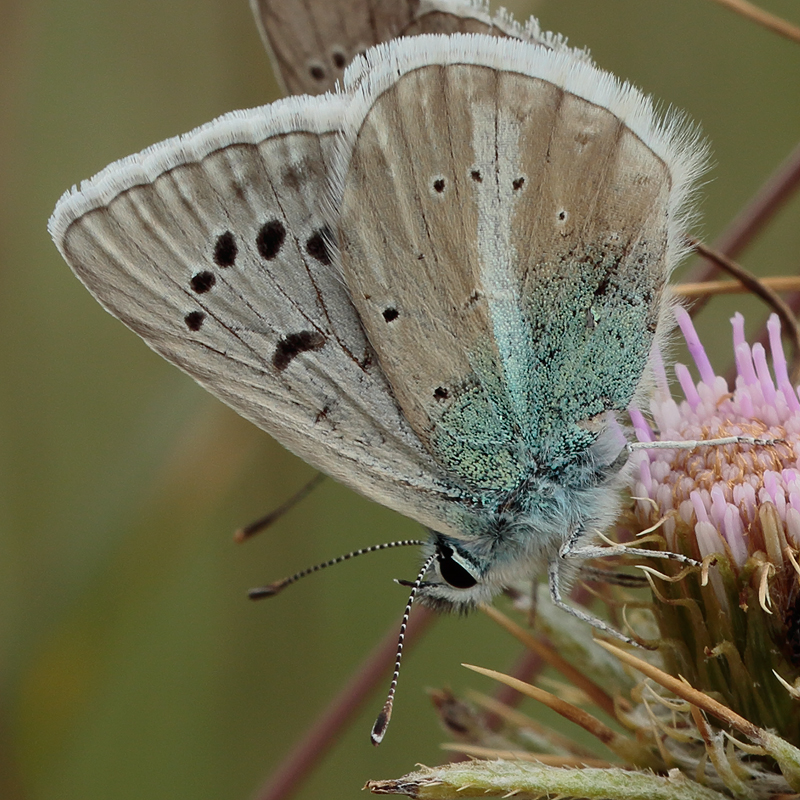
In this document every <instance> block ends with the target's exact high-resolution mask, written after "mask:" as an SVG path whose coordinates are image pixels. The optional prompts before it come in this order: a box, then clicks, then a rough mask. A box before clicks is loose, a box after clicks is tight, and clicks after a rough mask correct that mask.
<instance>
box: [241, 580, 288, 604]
mask: <svg viewBox="0 0 800 800" xmlns="http://www.w3.org/2000/svg"><path fill="white" fill-rule="evenodd" d="M284 586H286V581H278V582H277V583H271V584H270V585H269V586H259V587H257V588H255V589H250V591H248V592H247V596H248V597H249V598H250V599H251V600H261V599H262V598H264V597H274V596H275V595H276V594H278V592H279V591H280V590H281V589H283V587H284Z"/></svg>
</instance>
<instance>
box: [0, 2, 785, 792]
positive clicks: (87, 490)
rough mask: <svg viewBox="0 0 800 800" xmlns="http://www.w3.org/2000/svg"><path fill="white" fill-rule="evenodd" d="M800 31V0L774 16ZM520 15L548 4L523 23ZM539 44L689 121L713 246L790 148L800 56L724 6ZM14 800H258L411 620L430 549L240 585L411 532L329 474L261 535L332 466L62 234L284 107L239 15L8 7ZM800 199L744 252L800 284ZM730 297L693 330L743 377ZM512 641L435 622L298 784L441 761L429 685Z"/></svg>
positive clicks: (3, 150)
mask: <svg viewBox="0 0 800 800" xmlns="http://www.w3.org/2000/svg"><path fill="white" fill-rule="evenodd" d="M762 5H764V6H765V7H768V8H769V9H770V10H772V11H774V12H776V13H779V14H783V15H784V16H787V17H789V18H791V17H793V18H794V21H795V22H800V7H799V6H798V3H797V2H796V0H770V1H769V2H768V1H767V0H764V2H763V3H762ZM513 10H514V12H515V13H516V15H517V16H518V18H524V17H525V16H527V14H528V13H530V10H531V7H530V6H525V5H523V4H521V3H520V4H515V6H514V7H513ZM536 10H537V13H538V14H539V16H540V18H541V21H542V25H543V27H545V28H546V29H554V30H558V31H561V32H563V33H564V34H566V35H568V36H569V38H570V41H571V42H572V43H573V44H575V45H580V46H584V45H588V46H589V47H590V48H591V50H592V52H593V54H594V56H595V58H596V60H597V61H598V63H599V64H600V65H601V66H602V67H605V68H607V69H610V70H612V71H614V72H616V73H617V74H618V75H620V76H622V77H626V78H628V79H630V80H631V81H633V82H634V83H636V84H638V85H639V86H641V87H642V88H643V89H645V90H646V91H648V92H651V93H653V94H654V95H656V96H657V97H659V98H661V99H663V100H664V101H665V102H666V103H670V104H674V105H676V106H678V107H680V108H683V109H685V110H686V111H688V112H689V114H690V115H691V116H692V117H693V118H694V119H696V120H698V121H699V122H701V123H702V126H703V129H704V131H705V132H706V134H707V135H708V137H709V138H710V139H711V141H712V143H713V151H714V161H715V167H714V169H713V171H712V172H711V174H710V176H709V177H710V182H709V183H708V184H707V185H706V187H705V189H704V192H703V195H704V201H703V206H702V208H703V217H704V223H703V228H702V233H703V235H704V236H705V237H706V238H707V239H708V240H709V241H710V240H713V238H714V236H715V235H716V234H717V233H718V232H720V231H721V230H722V229H723V228H724V227H725V225H726V223H727V222H728V221H729V220H730V218H731V217H732V216H733V215H734V214H735V212H736V211H737V210H738V209H739V208H740V207H741V206H742V205H743V204H744V202H745V201H746V200H747V198H749V197H750V196H751V195H752V193H753V192H754V191H755V190H756V189H757V187H758V186H759V185H760V184H761V182H762V181H763V180H764V179H765V177H766V176H767V175H768V174H769V173H770V172H771V171H772V170H773V169H774V168H775V167H776V166H777V165H778V164H779V162H780V161H781V160H782V159H783V158H784V157H785V156H786V155H787V153H788V152H789V151H790V150H791V148H792V147H793V146H794V144H795V142H796V141H797V139H798V133H799V132H800V102H799V101H800V48H798V47H797V46H794V45H792V44H790V43H789V42H788V41H785V40H782V39H780V38H778V37H776V36H774V35H772V34H770V33H768V32H767V31H764V30H762V29H760V28H757V27H755V26H753V25H752V24H749V23H747V22H745V21H743V20H741V19H740V18H738V17H736V16H734V15H733V14H731V13H730V12H728V11H725V10H722V9H720V8H718V7H717V6H716V5H714V4H712V3H710V2H706V1H705V0H673V2H663V3H662V2H655V1H654V0H651V1H650V2H642V0H628V1H626V2H623V0H609V1H608V2H598V0H581V1H580V2H579V1H578V0H561V2H556V1H555V0H552V2H540V3H539V4H538V5H537V7H536ZM0 30H2V31H3V46H2V48H0V198H1V200H0V202H2V209H1V210H2V213H0V226H2V230H0V252H1V253H2V256H0V259H1V260H0V268H1V269H2V283H0V287H1V288H0V291H2V294H1V295H0V308H1V309H2V313H0V358H2V373H1V374H2V377H1V378H0V387H1V390H0V403H2V406H0V411H1V412H2V413H0V797H2V798H3V800H21V799H22V798H24V799H25V800H55V799H56V798H58V800H72V799H73V798H75V800H77V799H78V798H80V800H95V798H109V797H113V798H115V799H116V800H125V799H127V798H145V797H146V798H148V800H157V798H170V800H181V799H182V798H187V799H188V798H192V800H205V799H206V798H208V799H209V800H210V799H211V798H226V800H236V799H237V798H247V797H249V796H250V795H251V794H252V792H253V791H254V790H255V789H256V787H257V786H258V785H259V784H260V783H261V782H262V781H263V779H264V778H265V777H266V776H267V775H268V774H269V772H270V771H271V770H272V769H273V768H274V767H275V766H276V765H277V764H278V762H279V760H280V759H281V757H282V756H284V755H285V754H286V752H287V751H288V749H289V747H290V745H291V743H292V742H293V741H294V740H295V739H296V738H297V737H299V736H300V735H301V733H302V731H303V730H304V729H305V727H306V726H307V725H308V724H309V723H310V721H311V720H312V719H313V718H314V716H315V714H316V713H317V712H318V711H319V710H321V709H322V708H323V707H324V705H325V703H326V702H327V701H328V700H329V698H330V697H331V696H332V695H333V694H334V692H335V691H336V689H337V687H338V686H340V685H341V684H342V682H343V681H344V680H345V679H346V677H347V676H348V675H349V674H350V673H351V671H352V670H353V669H354V667H355V666H356V665H357V664H358V663H359V661H360V659H361V658H362V657H363V655H364V654H365V653H366V652H367V651H368V650H369V649H370V648H371V647H372V646H373V644H374V642H375V641H376V640H377V639H378V638H379V637H380V636H381V635H382V634H383V633H384V631H386V630H387V628H388V627H389V626H390V625H395V624H397V622H398V619H399V616H400V613H401V610H402V606H403V604H404V602H405V599H406V590H405V589H401V588H398V587H397V586H395V585H394V584H393V583H392V582H391V578H393V577H405V578H410V577H412V576H413V574H414V572H415V569H416V563H417V561H416V555H415V554H414V553H412V552H409V551H405V552H404V551H397V552H393V553H387V554H383V555H376V556H374V557H372V558H367V559H362V560H360V562H359V561H356V562H354V563H352V564H348V565H345V566H342V567H339V568H338V569H336V570H331V571H329V572H327V573H323V574H320V575H318V576H315V577H314V578H312V579H309V580H308V581H306V582H304V583H303V584H301V585H299V586H297V587H295V588H294V589H293V590H292V591H290V592H287V593H286V594H285V595H282V596H281V597H279V598H276V599H275V600H272V601H268V602H264V603H260V604H253V603H250V602H249V601H248V600H247V598H246V595H245V591H246V589H247V588H248V587H250V586H253V585H258V584H260V583H262V582H264V581H266V580H272V579H275V578H278V577H281V576H283V575H284V574H286V573H289V572H292V571H294V570H295V569H297V568H300V567H303V566H306V565H308V564H311V563H313V562H315V561H316V560H318V559H321V558H324V557H328V556H331V555H335V554H337V553H339V552H342V551H345V550H348V549H350V548H351V547H357V546H360V545H366V544H371V543H374V542H378V541H385V540H387V539H391V538H401V537H414V536H418V535H420V531H419V530H418V529H417V528H416V526H415V525H414V524H412V523H410V522H408V521H406V520H404V519H403V518H401V517H399V516H397V515H396V514H393V513H391V512H389V511H386V510H385V509H382V508H379V507H377V506H376V505H374V504H371V503H369V502H367V501H366V500H363V499H361V498H359V497H357V496H355V495H353V494H352V493H351V492H349V491H347V490H345V489H343V488H341V487H339V486H337V485H334V484H333V483H330V482H329V483H327V484H325V485H323V487H322V488H321V489H319V490H318V491H317V492H316V493H315V494H314V495H313V496H312V497H310V498H309V499H308V500H306V501H305V502H304V503H303V504H302V505H301V506H300V507H298V508H297V509H295V510H294V511H293V512H292V513H291V514H290V515H289V516H287V517H285V518H284V519H282V520H281V521H280V523H278V524H277V525H275V527H274V529H272V530H270V531H269V532H267V533H265V534H262V535H261V536H260V537H259V538H258V539H256V540H254V541H252V542H250V543H247V544H245V545H234V543H233V541H232V538H231V532H232V531H233V530H234V529H235V528H237V527H238V526H239V525H241V524H243V523H245V522H248V521H250V520H251V519H253V518H255V517H257V516H259V515H261V514H262V513H264V512H266V511H268V510H270V509H272V508H274V507H276V506H277V505H278V504H280V503H281V502H282V501H283V500H285V499H286V498H287V497H288V496H290V495H291V494H292V493H293V492H294V491H295V490H297V489H298V488H299V487H300V486H301V485H302V484H303V483H304V482H305V481H306V480H308V479H309V478H310V477H311V475H312V474H313V473H312V471H311V470H310V468H308V467H307V466H306V465H305V464H303V463H302V462H300V461H299V460H297V459H296V458H294V457H293V456H290V455H289V454H287V453H286V452H285V451H284V450H282V448H281V447H280V446H278V445H277V444H275V443H274V442H273V441H272V440H270V438H269V437H268V436H267V435H266V434H263V433H261V432H259V431H258V430H256V429H255V428H253V427H252V426H250V425H249V424H248V423H246V422H244V421H242V420H240V419H239V418H238V417H236V415H235V414H233V412H231V411H229V410H228V409H227V408H225V407H223V406H221V405H220V404H219V403H218V402H217V401H215V400H213V399H212V398H211V397H210V396H207V395H206V394H205V393H204V392H203V391H202V390H201V389H199V388H198V387H197V386H195V385H194V384H193V383H192V381H191V380H190V379H188V378H187V377H185V376H184V375H182V374H181V373H179V372H178V370H176V369H175V368H174V367H172V366H170V365H169V364H167V363H166V362H164V361H162V360H161V359H160V358H159V357H158V356H156V355H155V354H154V353H152V352H151V351H150V350H149V349H148V348H147V347H146V346H145V345H144V344H143V343H142V342H141V341H140V340H139V339H138V338H137V337H136V336H135V335H134V334H132V333H130V332H129V331H128V330H126V329H125V328H124V327H123V326H122V325H121V324H119V323H118V322H117V321H115V320H114V319H112V318H111V317H110V316H109V315H107V314H106V313H105V312H103V311H102V309H101V308H100V307H99V306H98V305H97V304H96V303H95V301H94V300H93V299H92V298H91V297H90V296H89V295H88V293H87V292H86V291H85V290H84V289H83V287H82V286H81V285H80V284H79V283H78V281H77V280H76V279H75V278H74V277H73V276H72V275H71V273H70V272H69V270H68V268H67V267H66V266H65V264H64V263H62V261H61V259H60V257H59V255H58V253H57V252H56V250H55V247H54V246H53V245H52V243H51V242H50V240H49V238H48V236H47V233H46V230H45V226H46V222H47V218H48V216H49V214H50V211H51V210H52V207H53V205H54V203H55V201H56V200H57V198H58V197H59V195H60V194H61V192H62V191H64V190H65V189H66V188H68V187H69V186H70V185H72V184H73V183H76V182H78V181H79V180H81V179H83V178H86V177H88V176H90V175H92V174H93V173H95V172H96V171H98V170H99V169H101V168H102V167H104V166H105V165H106V164H107V163H108V162H110V161H112V160H115V159H117V158H120V157H122V156H125V155H127V154H129V153H131V152H134V151H137V150H139V149H141V148H143V147H145V146H147V145H149V144H151V143H153V142H155V141H157V140H160V139H163V138H166V137H168V136H172V135H174V134H177V133H181V132H183V131H186V130H188V129H190V128H192V127H194V126H196V125H199V124H201V123H203V122H206V121H208V120H210V119H212V118H213V117H215V116H217V115H219V114H222V113H223V112H225V111H229V110H231V109H234V108H240V107H247V106H254V105H260V104H263V103H266V102H268V101H270V100H273V99H275V98H276V97H277V88H276V85H275V82H274V80H273V78H272V75H271V69H270V65H269V62H268V59H267V56H266V54H265V53H264V52H263V50H262V47H261V44H260V42H259V39H258V36H257V33H256V29H255V26H254V24H253V22H252V20H251V18H250V12H249V9H248V7H247V3H246V0H196V1H195V2H188V0H139V2H135V3H131V2H123V0H17V1H16V2H15V1H14V0H4V1H3V2H2V3H0ZM798 253H800V202H798V201H797V200H795V201H793V202H792V203H791V204H790V205H789V206H787V207H786V208H785V209H784V210H783V211H782V212H781V214H780V215H779V216H778V217H777V218H776V219H775V221H774V222H773V224H772V225H771V226H770V228H769V229H768V231H767V232H766V234H765V235H764V236H763V237H762V238H761V239H760V240H759V242H758V243H757V244H756V245H755V246H753V247H751V248H750V249H749V250H748V251H747V253H746V254H745V255H744V256H742V259H741V260H742V261H743V262H744V263H745V265H747V266H748V267H750V268H751V269H753V270H754V271H757V272H759V273H761V274H779V273H791V272H796V271H797V270H798V266H799V264H798ZM735 308H743V309H745V310H746V312H747V313H748V323H749V326H750V328H751V329H752V328H753V327H754V326H755V325H756V324H757V323H758V322H759V321H760V319H761V318H762V316H763V314H764V312H763V309H762V308H761V307H760V306H758V305H757V304H756V303H754V302H752V301H743V300H741V299H726V300H724V301H715V302H714V303H713V304H712V306H711V307H710V308H709V309H707V310H706V312H704V314H703V316H702V318H701V322H700V329H701V333H702V335H703V336H704V337H705V340H706V342H707V343H708V344H709V345H710V347H709V349H710V351H711V353H712V355H713V356H716V361H715V363H716V365H717V366H719V367H721V368H722V367H724V366H726V364H727V363H728V362H729V352H730V350H729V346H728V344H727V342H728V341H729V332H728V331H729V328H728V326H727V323H726V322H725V320H726V319H727V317H728V316H730V313H731V311H732V310H733V309H735ZM516 652H517V648H516V647H515V646H514V644H513V643H511V642H510V641H509V640H508V638H507V637H506V636H504V635H502V634H501V633H500V632H499V631H497V630H495V629H494V628H493V627H492V625H491V624H490V623H489V622H488V621H487V620H486V619H484V618H483V617H480V616H475V617H473V618H468V619H451V618H448V619H442V620H441V621H439V622H438V623H437V624H436V626H435V628H434V629H433V630H432V631H431V632H430V633H429V634H428V635H427V637H426V638H425V639H424V640H423V641H422V642H421V643H420V645H419V646H418V647H417V648H416V650H415V651H414V652H413V653H412V654H411V657H410V658H408V659H407V662H406V664H405V669H404V673H403V675H402V679H401V684H400V695H399V700H398V704H397V706H396V711H395V719H394V721H393V724H392V727H391V729H390V731H389V733H388V736H387V739H386V741H385V743H384V745H383V746H382V747H381V748H379V749H377V750H376V749H375V748H373V747H372V746H371V745H370V744H369V741H368V732H369V728H370V725H371V723H372V719H373V717H374V714H375V712H377V710H378V709H379V708H380V705H381V702H382V696H380V694H379V695H378V696H376V697H375V698H374V699H373V700H372V702H371V703H370V704H369V706H368V708H367V710H366V712H365V713H364V714H362V716H361V718H360V719H359V720H358V721H357V723H356V725H355V726H354V727H353V729H352V730H351V731H350V732H349V733H348V734H346V735H345V736H344V737H343V738H342V740H341V742H340V743H339V744H338V746H337V747H336V748H335V750H334V751H333V752H332V753H331V754H330V755H329V757H328V758H327V759H326V760H325V761H324V763H323V764H322V765H321V767H320V769H319V770H318V772H317V773H316V774H315V775H314V777H312V778H311V780H309V781H308V783H307V784H306V785H305V786H304V788H303V789H302V791H301V793H300V797H301V798H304V799H306V800H307V799H308V798H312V797H320V796H324V797H327V798H353V797H356V796H358V794H357V793H358V791H359V790H360V788H361V786H362V785H363V783H364V781H365V780H366V779H368V778H389V777H396V776H398V775H400V774H402V773H403V772H405V771H407V770H409V769H411V768H412V767H413V766H414V764H415V763H416V762H426V763H435V762H437V761H439V760H440V759H442V757H443V755H442V753H441V751H440V750H439V749H438V743H439V741H440V739H441V736H440V734H439V731H438V728H437V725H436V722H435V719H434V715H433V713H432V711H431V710H430V706H429V702H428V700H427V698H426V696H425V694H424V688H425V687H428V686H442V685H451V686H453V687H454V688H456V689H458V688H462V687H465V686H475V687H477V688H482V689H487V688H488V684H487V683H486V682H482V681H481V679H478V678H476V677H475V676H474V675H471V674H470V673H467V672H466V671H464V670H463V669H462V668H461V667H460V666H459V663H460V662H461V661H468V662H473V663H479V664H483V665H484V666H487V667H494V668H499V669H506V668H508V667H509V665H510V664H511V663H512V661H513V659H514V656H515V654H516Z"/></svg>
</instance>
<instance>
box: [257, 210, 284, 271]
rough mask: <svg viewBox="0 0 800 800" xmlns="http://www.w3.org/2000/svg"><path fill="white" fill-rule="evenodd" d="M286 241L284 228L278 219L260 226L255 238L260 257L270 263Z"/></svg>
mask: <svg viewBox="0 0 800 800" xmlns="http://www.w3.org/2000/svg"><path fill="white" fill-rule="evenodd" d="M285 239H286V227H285V226H284V224H283V223H282V222H281V221H280V220H279V219H271V220H270V221H269V222H265V223H264V224H263V225H262V226H261V230H260V231H259V232H258V235H257V236H256V247H257V248H258V252H259V253H260V254H261V257H262V258H263V259H265V260H266V261H272V259H273V258H275V256H277V255H278V253H279V252H280V250H281V247H283V242H284V240H285Z"/></svg>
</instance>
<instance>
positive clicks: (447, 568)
mask: <svg viewBox="0 0 800 800" xmlns="http://www.w3.org/2000/svg"><path fill="white" fill-rule="evenodd" d="M437 556H438V559H439V572H440V573H441V575H442V578H444V580H445V581H447V583H449V584H450V585H451V586H452V587H453V588H454V589H469V588H470V587H472V586H474V585H475V584H476V583H477V582H478V581H477V580H475V578H474V577H473V576H472V575H471V574H470V573H469V572H467V570H466V569H464V567H462V566H461V564H459V563H458V561H456V560H455V559H454V558H453V548H452V547H447V546H446V545H442V546H440V547H439V551H438V553H437Z"/></svg>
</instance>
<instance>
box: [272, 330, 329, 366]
mask: <svg viewBox="0 0 800 800" xmlns="http://www.w3.org/2000/svg"><path fill="white" fill-rule="evenodd" d="M324 344H325V337H324V336H323V335H322V334H321V333H320V332H319V331H300V332H299V333H290V334H288V335H287V336H284V337H282V338H281V339H279V340H278V344H277V345H276V346H275V352H274V353H273V354H272V366H273V367H275V369H277V370H281V371H282V370H285V369H286V367H288V366H289V364H291V362H292V359H294V358H295V357H296V356H299V355H300V353H307V352H308V351H309V350H319V349H320V348H321V347H322V346H323V345H324Z"/></svg>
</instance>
